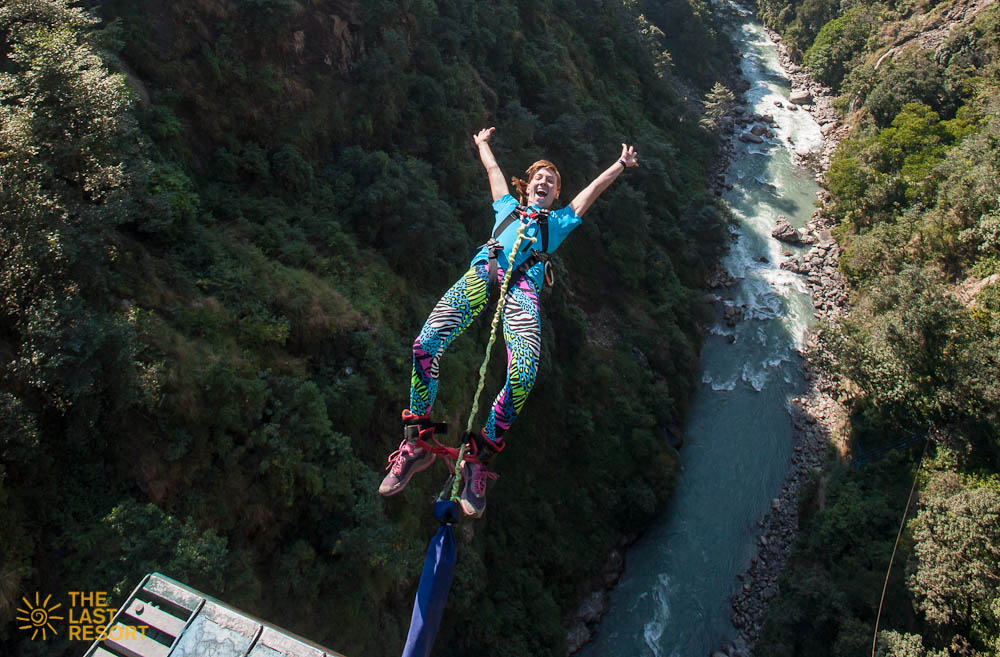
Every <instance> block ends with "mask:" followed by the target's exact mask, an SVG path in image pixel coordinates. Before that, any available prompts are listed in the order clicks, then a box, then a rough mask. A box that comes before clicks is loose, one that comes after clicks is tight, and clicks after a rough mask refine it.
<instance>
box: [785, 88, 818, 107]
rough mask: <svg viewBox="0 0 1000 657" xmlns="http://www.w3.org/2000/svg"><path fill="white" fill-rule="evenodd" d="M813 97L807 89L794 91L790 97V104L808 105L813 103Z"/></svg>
mask: <svg viewBox="0 0 1000 657" xmlns="http://www.w3.org/2000/svg"><path fill="white" fill-rule="evenodd" d="M812 99H813V96H812V94H811V93H809V92H808V91H806V90H805V89H799V90H798V91H793V92H792V95H791V96H789V97H788V102H790V103H795V104H796V105H806V104H808V103H811V102H812Z"/></svg>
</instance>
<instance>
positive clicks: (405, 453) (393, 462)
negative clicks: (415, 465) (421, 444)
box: [385, 438, 416, 475]
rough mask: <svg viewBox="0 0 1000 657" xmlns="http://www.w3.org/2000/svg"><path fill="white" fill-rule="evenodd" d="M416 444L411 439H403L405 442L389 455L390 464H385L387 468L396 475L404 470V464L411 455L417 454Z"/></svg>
mask: <svg viewBox="0 0 1000 657" xmlns="http://www.w3.org/2000/svg"><path fill="white" fill-rule="evenodd" d="M415 453H416V446H415V445H414V444H413V443H411V442H410V441H409V440H406V439H405V438H404V439H403V442H401V443H399V449H397V450H396V451H395V452H393V453H392V454H390V455H389V465H387V466H385V469H386V470H389V471H390V472H392V474H394V475H398V474H400V473H401V472H402V471H403V465H405V464H406V461H407V459H409V458H410V457H411V456H415Z"/></svg>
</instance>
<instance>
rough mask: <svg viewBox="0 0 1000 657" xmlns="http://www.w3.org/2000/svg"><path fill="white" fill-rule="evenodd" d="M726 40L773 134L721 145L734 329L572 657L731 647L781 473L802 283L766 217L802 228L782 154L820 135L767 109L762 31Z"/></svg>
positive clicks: (778, 76)
mask: <svg viewBox="0 0 1000 657" xmlns="http://www.w3.org/2000/svg"><path fill="white" fill-rule="evenodd" d="M732 31H733V36H734V39H735V40H737V41H738V42H739V43H740V44H741V46H740V47H741V50H742V52H743V54H744V56H743V60H742V68H743V74H744V76H745V77H746V79H747V80H748V81H749V82H750V84H751V89H750V90H749V91H748V92H747V93H746V97H747V106H748V107H749V108H751V109H753V111H754V112H756V113H759V114H771V115H773V116H774V118H775V119H776V121H777V122H778V128H777V129H776V130H775V132H776V133H777V137H776V138H775V139H774V140H769V142H767V143H764V144H747V143H744V142H740V141H734V144H735V150H736V153H735V161H734V163H733V164H732V165H731V167H730V169H729V171H728V173H727V177H728V178H729V182H731V183H732V184H733V190H732V191H729V192H727V193H726V195H725V199H726V200H727V201H728V202H729V204H730V205H731V207H732V208H733V210H734V212H735V213H736V215H737V217H738V218H739V219H740V225H739V228H738V239H737V241H736V242H735V243H734V245H733V247H732V249H731V252H730V254H729V255H728V256H727V257H726V258H725V260H724V264H725V266H726V268H727V270H728V271H729V272H730V273H732V274H733V275H734V276H736V277H737V278H738V279H741V280H740V281H739V282H738V284H736V285H734V286H733V287H731V288H729V289H719V290H714V291H713V292H715V293H717V294H718V295H719V296H720V297H722V299H723V302H724V303H732V304H736V305H740V306H742V305H744V304H745V319H744V321H742V322H740V323H738V324H737V325H736V326H735V327H729V326H727V325H726V324H725V323H724V322H722V321H721V319H720V321H719V322H718V323H717V324H715V325H714V326H712V327H711V328H710V331H709V337H708V339H707V340H706V343H705V346H704V348H703V350H702V354H701V364H702V383H701V386H700V387H699V389H698V390H697V392H696V394H695V396H694V400H693V405H692V409H691V413H690V416H689V419H688V423H687V426H686V428H685V445H684V447H683V448H682V449H681V451H680V460H681V475H680V480H679V483H678V488H677V492H676V495H675V497H674V499H673V500H672V502H671V505H670V506H669V508H668V509H667V511H666V513H665V515H664V517H663V518H662V520H661V522H660V524H658V525H657V526H655V527H654V528H652V529H651V530H650V531H648V532H647V533H646V534H645V535H644V536H643V538H642V539H640V541H638V542H637V543H636V544H635V545H634V546H633V547H632V548H630V549H629V552H628V556H627V565H626V569H625V572H624V574H623V576H622V579H621V581H620V583H619V585H618V587H617V588H616V589H615V590H614V591H613V592H612V594H611V607H610V609H609V611H608V613H607V614H606V615H605V617H604V619H603V621H602V622H601V624H600V626H599V627H598V628H597V632H596V636H595V638H594V640H593V641H592V642H591V643H590V644H588V645H587V646H586V647H585V648H584V649H583V650H582V651H581V652H580V653H578V654H579V655H584V656H585V657H596V656H598V655H600V656H602V657H614V656H619V655H620V656H622V657H625V656H627V657H636V656H642V655H654V656H655V657H675V656H676V657H701V656H702V655H708V654H710V653H711V652H712V651H713V650H716V649H719V648H720V647H721V646H722V645H723V644H724V643H725V642H727V641H729V640H731V639H733V638H734V637H735V635H736V630H735V629H734V628H733V626H732V624H731V622H730V616H731V614H732V609H731V607H730V603H729V597H730V595H732V594H733V593H735V592H736V590H737V585H738V580H737V579H736V576H737V575H738V574H739V573H740V572H742V571H743V570H745V569H746V568H747V566H749V563H750V559H751V557H752V556H753V547H754V542H755V540H756V538H757V534H758V529H757V521H758V520H759V519H760V518H761V517H762V516H763V515H764V513H765V512H766V511H767V510H768V509H769V508H770V504H771V500H772V499H773V498H775V497H778V496H779V493H780V490H781V486H782V483H783V481H784V478H785V475H786V474H787V472H788V469H789V459H790V457H791V453H792V448H793V445H792V426H791V419H790V417H789V414H788V406H789V400H790V399H791V398H792V397H794V396H795V395H796V394H797V393H798V392H799V391H800V390H801V375H800V362H799V359H798V356H797V355H796V353H795V348H797V347H800V346H801V343H802V340H803V337H804V333H805V330H806V328H807V326H808V324H809V323H810V322H811V321H812V318H813V309H812V304H811V302H810V299H809V297H808V295H807V293H806V291H805V286H804V284H803V281H802V280H801V279H800V278H799V277H798V276H797V275H795V274H792V273H790V272H787V271H783V270H781V269H780V268H779V267H778V265H779V264H780V262H781V260H782V259H783V256H782V252H783V251H786V250H793V251H794V250H798V248H801V247H798V248H793V249H789V247H787V246H786V245H783V244H780V243H779V242H777V241H776V240H774V239H772V238H771V237H770V233H771V230H772V229H773V227H774V225H775V222H776V220H777V218H778V216H779V215H783V216H784V217H785V218H786V219H788V221H789V222H790V223H791V224H792V225H793V226H796V227H801V226H803V225H804V224H805V223H806V221H808V219H809V216H810V214H811V213H812V210H813V209H814V206H813V201H814V200H815V198H816V192H817V186H816V184H815V182H814V181H813V176H812V174H811V173H810V172H808V171H806V170H803V169H801V168H798V167H796V166H795V165H794V164H793V159H792V150H815V149H818V148H819V146H820V140H821V135H820V131H819V126H818V125H817V124H816V123H815V122H814V121H813V120H812V118H811V117H810V116H809V115H808V114H807V113H806V112H804V111H801V110H800V111H795V112H793V111H790V110H788V109H786V108H779V107H777V106H776V105H775V104H774V101H776V100H779V101H781V102H782V103H783V104H785V105H787V97H788V92H789V87H788V81H787V79H786V78H785V76H784V74H783V72H782V71H781V68H780V66H779V64H778V60H777V55H776V51H775V46H774V44H773V43H772V42H771V41H770V40H769V38H768V37H767V35H766V33H765V32H764V30H763V28H761V26H760V25H759V24H757V23H755V22H754V21H752V20H750V18H749V17H747V19H746V22H745V23H744V24H742V25H739V26H736V27H734V28H733V30H732ZM789 137H791V139H792V141H793V142H794V145H792V144H790V143H789V141H788V138H789ZM763 260H766V262H765V261H763Z"/></svg>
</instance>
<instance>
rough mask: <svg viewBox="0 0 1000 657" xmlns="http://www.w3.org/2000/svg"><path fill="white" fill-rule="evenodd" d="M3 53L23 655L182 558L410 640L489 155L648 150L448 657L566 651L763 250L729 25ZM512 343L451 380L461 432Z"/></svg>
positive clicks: (74, 34)
mask: <svg viewBox="0 0 1000 657" xmlns="http://www.w3.org/2000/svg"><path fill="white" fill-rule="evenodd" d="M0 55H2V58H0V213H2V214H0V218H2V227H0V254H2V255H0V288H2V295H0V304H2V305H0V526H2V527H3V529H4V531H3V533H2V534H0V653H3V654H5V655H18V656H21V657H26V656H30V655H59V654H64V655H77V654H80V653H81V652H82V650H83V646H82V645H81V644H79V643H70V642H68V641H67V637H66V635H65V633H60V635H59V636H57V637H54V638H53V637H50V638H49V639H48V640H47V641H44V642H43V641H30V640H29V636H28V634H27V633H25V632H23V631H19V630H18V629H17V627H16V625H15V623H14V622H13V620H12V619H13V618H14V616H15V608H16V607H17V605H18V601H19V600H20V598H21V596H22V595H33V593H34V592H36V591H40V592H42V594H43V595H45V594H53V595H54V596H55V597H56V598H59V597H60V596H65V594H66V592H68V591H95V590H96V591H104V590H107V591H111V595H112V602H113V604H114V603H117V602H120V601H121V600H122V597H123V594H124V593H127V592H128V591H129V590H131V588H132V587H133V586H134V585H135V584H136V583H137V582H138V581H139V578H140V576H141V575H143V574H144V573H146V572H149V571H152V570H158V571H160V572H162V573H165V574H167V575H169V576H171V577H174V578H176V579H179V580H182V581H184V582H185V583H187V584H189V585H191V586H194V587H196V588H199V589H201V590H204V591H205V592H207V593H210V594H212V595H215V596H217V597H220V598H222V599H224V600H225V601H226V602H228V603H230V604H233V605H235V606H238V607H240V608H243V609H245V610H247V611H249V612H251V613H254V614H256V615H258V616H261V617H263V618H266V619H268V620H269V621H271V622H273V623H277V624H279V625H282V626H284V627H286V628H288V629H290V630H293V631H295V632H297V633H299V634H302V635H304V636H307V637H309V638H311V639H313V640H315V641H318V642H321V643H324V644H326V645H328V646H330V647H331V648H334V649H336V650H339V651H342V652H344V653H345V654H347V655H358V656H360V655H365V656H367V657H378V656H380V655H391V654H398V653H399V650H400V648H401V645H402V641H403V639H404V637H405V633H406V626H407V624H408V622H409V615H410V608H411V604H412V599H413V594H414V589H415V583H416V579H417V577H418V574H419V571H420V566H421V563H422V561H423V551H424V548H425V546H426V541H427V539H428V538H429V537H430V535H431V534H432V533H433V531H434V529H435V527H434V521H433V519H432V517H431V514H430V505H429V501H430V499H431V498H432V496H433V495H435V494H436V493H437V490H438V489H439V487H440V485H441V484H442V483H443V480H444V478H445V469H444V466H438V465H436V466H435V467H434V468H433V469H432V470H431V471H429V472H428V473H425V474H423V475H420V477H419V478H417V479H415V480H414V482H413V483H412V484H411V485H410V486H409V487H408V488H407V490H406V491H405V492H404V493H403V494H402V495H400V496H397V497H396V498H392V499H389V500H383V499H382V498H380V497H379V496H378V495H377V494H376V489H377V486H378V481H379V480H380V479H381V477H382V474H383V468H384V466H385V459H386V456H387V454H389V452H391V451H392V450H393V449H395V447H396V445H397V444H398V442H399V440H400V426H399V413H400V410H401V409H402V408H403V407H404V405H405V404H406V403H407V394H408V385H409V377H410V345H411V344H412V341H413V338H414V337H415V336H416V334H417V332H418V330H419V328H420V326H421V324H422V322H423V320H424V318H425V316H426V314H427V313H428V312H429V310H430V309H431V308H432V306H433V305H434V303H435V302H436V301H437V299H438V298H439V297H440V295H441V294H442V293H443V291H444V290H445V289H446V287H447V286H448V285H450V284H451V282H452V281H453V280H454V279H456V278H457V277H458V275H459V274H460V273H461V272H463V271H464V270H465V268H466V267H467V266H468V261H469V258H470V257H471V255H472V253H473V252H474V249H475V247H476V246H477V245H478V244H480V243H482V242H483V241H484V240H485V238H486V237H487V231H488V230H489V227H490V226H491V225H492V213H491V209H490V203H489V201H490V198H489V186H488V183H487V180H486V176H485V173H484V171H483V169H482V166H481V164H480V163H479V162H478V159H477V157H476V155H475V151H474V149H473V147H472V140H471V136H472V134H473V133H474V132H475V131H477V130H479V129H481V128H483V127H486V126H491V125H496V126H497V133H496V135H495V137H494V140H493V144H494V151H495V153H496V154H497V157H498V160H499V162H500V165H501V167H502V168H503V169H504V172H505V173H506V174H508V175H516V174H521V171H522V170H523V168H524V167H527V166H528V165H529V164H530V163H531V162H533V161H534V160H536V159H538V158H540V157H547V158H549V159H551V160H553V161H555V162H556V163H557V165H559V166H560V167H561V169H562V173H563V190H564V192H563V198H564V199H567V198H572V195H573V194H575V193H576V192H577V191H579V190H580V189H581V188H582V187H583V186H584V185H585V184H586V183H587V182H588V181H589V180H591V179H592V178H593V177H594V175H596V174H597V173H598V172H600V171H602V170H603V169H604V168H606V167H607V166H609V165H610V164H611V163H613V162H614V161H615V159H616V158H617V156H618V154H619V152H620V144H621V143H622V142H628V143H632V144H635V145H636V148H637V150H638V151H639V152H640V154H641V158H642V159H641V167H640V168H639V169H637V170H631V171H630V172H629V173H628V175H626V176H623V177H622V178H621V179H620V180H619V181H617V182H616V184H615V185H614V186H613V187H612V188H611V189H610V190H609V191H608V192H607V193H605V195H604V196H603V197H602V198H601V199H600V201H599V202H598V204H597V205H596V206H595V208H594V209H593V210H592V211H591V212H590V213H588V215H587V217H586V218H585V221H584V225H583V226H582V227H581V228H580V229H579V230H577V231H576V232H575V233H574V234H573V236H572V238H571V239H569V240H568V241H567V243H566V245H565V246H564V247H562V248H561V249H560V252H559V253H558V254H557V257H556V259H555V260H556V262H557V265H558V272H559V273H558V280H557V284H556V286H555V287H554V288H553V289H552V290H551V291H549V292H546V293H545V296H544V298H543V318H542V322H543V326H544V330H543V355H542V369H541V373H540V377H539V381H538V385H537V387H536V388H535V391H534V392H533V394H532V398H531V400H530V402H529V403H528V404H527V405H526V407H525V412H524V414H523V415H522V417H520V418H519V419H518V422H517V424H516V425H515V426H514V428H513V429H512V431H511V432H510V433H509V434H508V436H507V439H508V444H509V448H508V449H507V450H506V451H505V452H504V454H503V455H502V456H501V457H500V458H499V459H498V461H497V468H496V469H497V470H498V472H500V474H501V479H500V480H499V482H497V483H496V484H495V486H494V487H493V488H492V492H491V493H490V497H489V510H488V511H487V514H486V517H485V518H484V519H483V520H481V521H478V522H475V523H471V524H466V525H465V526H464V527H463V529H462V530H461V531H460V532H459V533H460V535H461V537H462V545H460V549H459V552H460V559H459V566H458V572H457V574H456V579H455V584H454V586H453V591H452V596H451V600H450V603H449V606H448V609H447V611H446V616H445V621H444V625H443V628H442V632H441V635H440V637H439V641H438V645H439V648H438V651H437V653H436V654H440V655H472V654H476V655H478V654H481V653H482V651H483V649H484V648H487V647H488V648H489V652H490V653H491V654H498V655H527V654H531V655H561V654H565V638H564V634H565V633H564V630H563V627H562V622H563V617H564V614H565V613H566V612H567V611H568V610H569V609H570V607H572V606H573V605H574V604H575V602H576V601H577V600H578V597H579V596H580V595H581V594H582V593H583V589H582V587H584V586H585V585H586V582H587V581H588V580H589V579H590V576H591V575H592V574H594V573H595V572H596V571H598V570H599V569H600V567H601V565H602V564H603V562H604V560H605V558H606V556H607V554H608V552H609V550H610V549H611V548H612V547H613V546H614V545H615V544H616V542H617V541H618V540H619V538H620V537H621V536H622V535H623V534H626V533H632V532H635V531H639V530H641V529H642V528H643V527H644V526H645V525H646V524H647V523H648V522H649V521H650V520H651V519H652V518H653V517H654V515H655V514H656V513H657V511H658V510H660V509H662V508H663V505H664V502H665V501H666V499H668V497H669V495H670V491H671V485H672V481H673V477H674V471H675V460H674V452H673V451H672V449H671V448H670V447H669V444H668V439H667V433H666V427H667V426H668V425H671V424H673V423H678V422H680V421H681V419H682V418H683V416H684V413H685V410H686V404H687V399H688V396H689V392H690V390H691V386H692V385H693V382H694V379H695V374H696V368H697V352H698V346H699V326H700V322H701V320H702V316H701V312H702V307H701V303H700V299H699V297H700V294H699V292H698V290H699V288H700V286H701V284H702V282H703V281H704V279H705V277H706V272H707V271H708V270H709V268H710V267H711V265H712V263H713V262H714V261H715V260H716V258H717V257H718V254H719V253H720V251H721V250H722V249H724V248H725V244H726V240H727V237H728V231H727V213H726V211H725V210H724V208H720V207H719V206H718V205H717V204H716V202H715V200H714V196H713V195H712V194H711V191H710V187H709V184H710V182H711V180H710V178H711V176H710V173H709V171H710V168H711V165H712V160H713V157H714V155H715V153H716V151H717V143H716V141H715V137H714V136H713V135H712V134H710V133H709V132H707V131H706V130H705V129H704V128H701V127H699V118H700V117H699V116H698V114H697V113H696V112H694V111H693V110H692V109H691V108H697V107H699V106H700V104H699V103H698V101H699V100H700V99H701V97H702V96H703V95H704V94H705V93H706V92H707V91H708V90H709V89H710V88H711V86H712V84H713V83H714V82H716V81H717V80H719V79H721V78H722V77H723V75H724V69H725V67H726V65H727V63H728V61H729V49H728V45H727V44H726V43H725V40H724V38H723V37H722V35H721V34H720V33H719V32H718V31H717V28H716V26H715V25H714V24H713V19H712V17H711V12H710V11H709V10H708V7H707V6H706V5H705V4H703V3H702V2H701V0H669V1H667V2H643V1H637V0H627V1H626V2H624V3H618V2H602V1H598V0H578V1H568V0H530V1H528V0H500V1H493V0H491V1H489V2H487V1H480V0H433V1H432V0H410V1H406V0H403V1H399V2H389V1H384V0H378V1H371V2H369V1H364V2H361V1H357V2H356V1H354V0H298V1H296V0H175V1H172V2H154V1H152V0H104V1H102V2H97V1H94V2H91V3H87V2H83V3H81V2H66V1H65V0H5V1H4V2H3V3H2V5H0ZM982 138H983V139H985V138H986V135H985V133H983V137H982ZM970 148H971V145H970ZM984 317H993V316H992V315H984ZM485 326H486V322H482V326H480V328H479V329H478V330H477V329H473V330H470V332H469V335H467V336H466V337H465V338H463V340H461V341H459V342H456V344H455V345H454V346H453V347H452V349H451V350H450V351H449V353H448V355H447V356H446V358H445V360H444V363H443V378H442V385H441V389H440V393H439V397H438V400H439V401H438V404H437V405H436V408H435V412H436V415H438V416H439V419H440V420H445V421H448V422H451V423H452V425H453V426H456V427H457V426H461V427H464V426H465V421H466V416H467V414H468V412H469V408H470V407H471V402H472V393H473V391H474V381H475V380H474V376H475V370H476V369H477V367H478V364H479V362H480V361H481V359H482V356H483V354H482V350H483V345H484V343H485ZM502 359H503V354H502V348H499V349H498V354H497V355H496V357H495V358H494V363H497V362H498V361H500V362H502ZM493 369H494V371H493V372H492V374H491V376H490V378H489V382H488V384H487V395H492V394H493V391H495V390H497V389H498V388H499V387H500V383H501V381H502V379H501V376H502V366H496V365H494V368H493ZM481 406H485V404H481ZM450 439H451V441H453V442H454V441H455V440H456V439H457V438H456V436H455V435H454V434H453V435H452V436H451V437H450Z"/></svg>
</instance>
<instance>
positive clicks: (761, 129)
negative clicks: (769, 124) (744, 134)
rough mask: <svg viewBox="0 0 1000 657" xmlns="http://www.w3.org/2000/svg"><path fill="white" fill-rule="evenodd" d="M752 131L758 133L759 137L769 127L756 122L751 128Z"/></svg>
mask: <svg viewBox="0 0 1000 657" xmlns="http://www.w3.org/2000/svg"><path fill="white" fill-rule="evenodd" d="M750 132H752V133H753V134H755V135H757V136H758V137H759V136H761V135H762V134H764V133H765V132H767V128H766V127H765V126H763V125H761V124H760V123H755V124H754V126H753V127H752V128H750Z"/></svg>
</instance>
